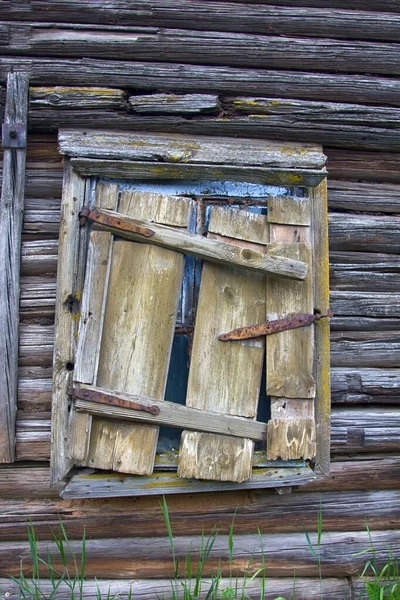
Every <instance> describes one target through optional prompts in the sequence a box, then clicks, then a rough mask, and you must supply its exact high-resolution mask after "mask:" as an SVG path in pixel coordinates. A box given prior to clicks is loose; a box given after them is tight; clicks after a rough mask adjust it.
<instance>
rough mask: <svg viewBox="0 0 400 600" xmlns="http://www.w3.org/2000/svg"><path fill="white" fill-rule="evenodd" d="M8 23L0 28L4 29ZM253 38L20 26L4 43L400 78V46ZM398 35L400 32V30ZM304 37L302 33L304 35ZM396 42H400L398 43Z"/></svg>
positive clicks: (7, 48)
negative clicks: (395, 76) (397, 76)
mask: <svg viewBox="0 0 400 600" xmlns="http://www.w3.org/2000/svg"><path fill="white" fill-rule="evenodd" d="M3 28H6V29H7V24H6V23H4V22H3V23H0V33H1V32H2V29H3ZM268 33H269V35H267V36H264V35H254V34H249V33H230V32H227V31H223V32H218V31H216V32H215V33H214V34H213V35H212V36H210V33H209V32H208V31H206V32H204V33H203V32H201V31H191V30H190V29H188V28H186V29H185V30H181V29H171V28H168V29H162V30H160V29H158V30H154V29H153V30H152V29H149V28H147V29H145V30H143V28H140V29H138V28H132V27H130V28H126V27H125V28H124V30H121V28H120V27H113V28H111V27H108V28H107V31H104V28H102V27H101V26H100V27H99V26H96V25H92V26H91V27H90V28H85V27H74V26H73V25H71V24H67V25H66V26H64V27H63V28H60V27H55V26H54V25H52V24H49V25H48V26H47V27H43V25H40V24H36V23H29V24H23V23H19V24H18V26H17V27H15V26H11V27H9V34H10V35H9V36H5V37H6V39H1V38H0V47H1V50H2V53H3V54H24V55H29V56H60V57H62V58H66V57H78V58H80V57H82V56H86V57H93V58H103V57H104V56H107V58H112V59H117V60H118V59H123V60H149V59H150V60H153V61H158V62H175V63H179V62H181V61H182V57H185V62H187V63H190V64H209V65H228V66H237V67H251V68H254V67H260V68H270V69H271V68H274V69H293V70H300V71H322V72H327V71H330V72H334V73H335V72H345V73H354V72H355V73H378V74H383V75H399V74H400V65H399V61H398V55H397V46H396V44H391V43H385V42H386V40H385V42H381V43H380V44H376V42H368V41H366V40H363V41H356V40H355V39H354V38H353V39H351V40H345V41H342V42H338V41H337V40H334V39H318V38H317V39H304V38H302V37H300V39H299V38H296V37H284V36H280V37H278V36H276V35H271V32H268ZM399 33H400V31H399ZM300 35H301V34H300ZM7 38H8V39H7ZM396 41H397V40H396Z"/></svg>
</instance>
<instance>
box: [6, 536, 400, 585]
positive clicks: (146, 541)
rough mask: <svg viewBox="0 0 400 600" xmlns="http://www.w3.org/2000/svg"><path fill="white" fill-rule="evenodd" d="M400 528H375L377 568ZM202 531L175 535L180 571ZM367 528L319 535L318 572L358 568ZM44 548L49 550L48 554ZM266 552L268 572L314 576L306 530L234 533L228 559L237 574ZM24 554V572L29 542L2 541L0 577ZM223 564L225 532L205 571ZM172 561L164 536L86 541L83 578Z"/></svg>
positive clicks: (165, 571)
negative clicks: (293, 532)
mask: <svg viewBox="0 0 400 600" xmlns="http://www.w3.org/2000/svg"><path fill="white" fill-rule="evenodd" d="M399 533H400V532H399V531H374V532H373V536H372V539H373V544H374V549H375V560H376V567H377V568H379V569H380V568H383V566H384V565H385V564H386V563H387V556H388V554H387V552H388V550H387V549H388V547H390V548H391V551H392V552H393V555H394V556H396V555H397V554H398V552H399V551H400V545H399ZM309 537H310V541H311V543H312V544H313V546H314V547H317V534H316V533H315V534H314V533H310V534H309ZM200 544H201V536H197V537H193V536H180V537H177V538H175V553H176V557H177V558H178V559H179V565H180V572H182V571H184V565H185V557H186V555H187V553H188V551H189V550H190V554H191V561H192V568H194V569H195V568H196V563H197V561H198V555H199V547H200ZM369 546H370V540H369V537H368V533H367V532H365V531H364V532H357V531H351V532H349V533H336V532H329V533H326V534H325V535H322V540H321V544H320V547H319V551H320V553H321V565H322V575H323V576H324V577H344V576H351V575H354V574H356V573H361V571H362V569H363V567H364V564H365V561H366V557H365V554H364V553H363V551H365V549H366V548H369ZM71 548H72V549H73V550H74V552H76V554H77V561H78V564H79V563H80V555H81V543H80V542H78V541H77V542H74V541H71ZM38 552H39V554H40V555H43V556H45V557H46V559H49V558H50V559H51V562H52V565H54V566H57V565H58V563H59V560H57V557H58V551H57V548H56V546H55V544H54V543H48V542H39V543H38ZM47 553H48V554H47ZM263 555H264V557H265V563H266V564H265V566H266V569H267V573H268V574H269V576H272V577H278V576H280V577H283V576H287V577H293V574H294V571H295V572H296V577H298V576H300V577H302V576H309V577H317V576H318V565H317V564H316V562H315V559H314V557H313V555H312V553H311V552H310V548H309V546H308V542H307V540H306V537H305V535H304V533H303V532H302V533H295V534H261V535H260V536H257V534H256V533H254V534H253V535H241V536H240V537H236V536H234V537H233V551H232V558H233V562H234V565H235V568H236V569H237V572H238V575H243V573H244V571H247V570H248V562H249V556H252V559H253V561H252V565H251V571H250V572H251V573H253V572H255V571H256V570H257V569H259V568H261V567H262V558H263ZM21 556H22V557H23V558H24V560H23V566H24V569H25V571H26V572H28V569H29V568H32V565H31V562H30V558H29V545H28V542H25V543H24V542H14V543H13V544H10V543H8V542H0V564H1V571H0V574H1V576H2V577H4V576H6V575H7V574H12V575H16V576H18V575H19V573H20V571H19V570H20V558H21ZM219 566H220V567H221V570H222V574H223V575H225V576H229V536H228V535H220V536H218V537H217V538H216V540H215V543H214V545H213V548H212V551H211V553H210V555H209V558H208V560H207V562H206V566H205V571H204V575H206V576H207V575H210V574H211V572H212V571H214V572H215V570H216V569H217V568H218V567H219ZM172 572H173V565H172V559H171V548H170V545H169V540H168V537H167V536H166V535H164V536H163V537H161V538H160V537H152V538H146V537H145V538H126V539H124V540H122V539H121V538H111V539H109V538H108V539H103V540H90V539H88V540H86V568H85V575H86V577H95V576H98V575H99V573H101V575H102V577H103V578H107V577H116V578H124V577H126V578H128V577H130V578H136V577H139V578H141V577H144V578H154V579H157V578H159V577H166V576H171V575H172Z"/></svg>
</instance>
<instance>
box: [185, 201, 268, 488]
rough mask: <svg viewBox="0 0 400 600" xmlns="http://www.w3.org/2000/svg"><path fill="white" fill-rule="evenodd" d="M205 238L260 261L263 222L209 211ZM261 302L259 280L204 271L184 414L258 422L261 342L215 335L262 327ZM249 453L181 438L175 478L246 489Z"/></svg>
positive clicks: (202, 437) (194, 435)
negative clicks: (190, 409)
mask: <svg viewBox="0 0 400 600" xmlns="http://www.w3.org/2000/svg"><path fill="white" fill-rule="evenodd" d="M208 235H209V237H211V238H212V239H216V240H219V241H224V240H225V239H227V238H228V239H230V241H231V242H232V243H233V244H237V245H238V246H239V247H240V248H242V249H244V250H243V251H244V252H245V251H250V252H251V251H253V250H255V249H257V250H258V252H259V253H260V254H262V253H263V252H264V251H265V244H266V242H267V241H268V221H267V218H266V217H265V216H264V215H256V214H251V213H248V212H247V211H240V210H235V209H226V208H219V207H213V209H212V211H211V216H210V224H209V228H208ZM237 238H240V239H239V240H238V239H237ZM264 298H265V277H264V276H263V275H261V274H260V275H258V276H254V275H251V274H250V273H248V272H244V271H239V270H237V269H234V268H230V269H227V268H225V267H224V266H222V265H214V264H210V263H207V262H206V263H205V264H203V270H202V276H201V286H200V293H199V303H198V307H197V311H196V324H195V331H194V338H193V347H192V355H191V361H190V372H189V381H188V389H187V395H186V405H187V406H190V407H193V408H195V409H198V410H207V411H211V412H215V413H222V414H231V415H238V416H242V417H247V418H249V419H256V416H257V406H258V399H259V395H260V385H261V376H262V363H263V357H264V341H263V340H262V339H261V340H260V339H259V340H247V341H245V342H241V343H239V344H238V343H237V342H227V343H223V342H220V341H219V340H218V335H219V334H220V333H223V332H226V331H231V330H232V329H235V328H236V327H239V326H241V325H243V324H246V323H247V322H248V321H249V319H250V320H251V321H252V322H253V320H255V321H256V322H262V321H263V320H264V319H265V300H264ZM244 374H245V376H244ZM215 418H216V419H217V417H215ZM253 450H254V443H253V441H251V440H250V439H247V438H241V439H235V438H233V437H231V436H221V435H214V434H213V435H211V434H207V433H203V432H196V431H195V432H188V431H184V432H183V433H182V436H181V445H180V451H179V461H178V474H179V475H180V476H181V477H186V478H191V477H195V478H196V479H214V480H220V481H237V482H242V481H246V480H248V479H250V477H251V469H252V457H253Z"/></svg>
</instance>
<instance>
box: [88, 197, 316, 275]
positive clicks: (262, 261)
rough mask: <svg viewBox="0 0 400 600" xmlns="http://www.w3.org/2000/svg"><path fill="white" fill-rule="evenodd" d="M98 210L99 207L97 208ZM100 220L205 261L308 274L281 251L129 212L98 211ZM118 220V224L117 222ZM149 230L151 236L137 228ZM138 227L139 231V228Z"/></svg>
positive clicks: (100, 224) (106, 227) (99, 224)
mask: <svg viewBox="0 0 400 600" xmlns="http://www.w3.org/2000/svg"><path fill="white" fill-rule="evenodd" d="M95 209H97V207H95ZM97 214H98V215H99V216H98V217H97V218H98V221H97V220H95V221H94V222H95V227H96V228H97V229H100V230H103V231H110V232H111V233H114V234H116V235H118V236H119V237H121V238H123V239H127V240H132V241H136V242H143V241H144V240H145V241H146V243H147V244H149V245H153V244H154V245H156V246H162V247H163V248H166V249H170V250H174V251H177V252H183V253H184V254H190V255H192V256H196V257H198V258H202V259H204V260H207V261H210V262H215V263H219V264H220V265H223V266H225V267H226V266H228V267H235V268H240V269H242V270H247V271H253V272H255V273H258V274H261V275H265V274H266V273H271V274H274V275H277V276H279V277H281V278H282V277H283V278H290V279H296V280H297V279H299V280H303V279H305V278H306V276H307V275H306V274H307V264H306V263H305V262H304V261H302V260H296V259H291V258H288V257H286V256H279V253H275V252H270V251H269V248H268V249H267V253H266V254H265V253H264V252H260V251H259V249H254V248H242V247H240V246H237V245H235V244H233V243H231V241H230V238H228V241H221V240H219V239H212V238H205V237H204V236H201V235H197V234H192V233H187V232H185V231H180V230H175V229H171V228H170V227H166V226H164V225H159V224H156V223H152V222H150V221H149V220H142V219H132V218H131V217H130V216H129V215H125V214H123V213H122V214H120V213H116V212H114V211H111V210H101V209H99V210H97ZM107 218H112V219H115V223H116V224H115V225H114V224H113V223H111V224H109V223H107V222H105V220H106V219H107ZM117 223H118V224H117ZM138 228H140V229H145V230H148V231H149V233H150V234H149V235H148V236H145V234H143V233H141V232H140V230H139V231H137V229H138ZM135 229H136V231H135Z"/></svg>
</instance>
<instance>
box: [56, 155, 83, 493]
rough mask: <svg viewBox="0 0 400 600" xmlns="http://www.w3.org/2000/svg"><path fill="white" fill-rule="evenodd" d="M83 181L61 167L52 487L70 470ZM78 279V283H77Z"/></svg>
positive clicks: (66, 168) (69, 170)
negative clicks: (70, 387) (68, 451)
mask: <svg viewBox="0 0 400 600" xmlns="http://www.w3.org/2000/svg"><path fill="white" fill-rule="evenodd" d="M84 191H85V181H84V180H83V179H82V178H81V177H80V176H79V175H77V174H76V173H75V172H74V171H73V170H72V168H71V165H70V164H69V161H68V160H66V161H65V163H64V184H63V205H62V209H61V219H60V247H59V256H60V260H59V263H58V274H57V299H56V319H55V331H54V358H53V402H52V455H51V464H52V473H51V481H52V484H53V485H54V484H56V483H57V481H59V480H60V479H62V478H63V477H64V476H65V475H66V474H67V472H68V471H69V469H70V468H71V466H72V463H71V461H70V460H69V459H68V458H67V456H66V447H65V439H66V437H67V431H68V398H67V388H68V385H69V383H70V379H71V373H72V369H73V366H74V364H75V350H76V333H77V319H76V318H75V315H73V314H72V313H71V312H70V309H69V308H70V306H71V304H70V302H71V299H74V298H76V295H77V293H78V295H80V294H81V293H82V288H81V287H80V286H83V281H79V279H78V278H77V273H78V272H79V269H78V260H79V251H80V244H81V246H82V242H81V239H80V238H81V237H82V232H81V231H80V227H79V212H80V210H81V209H82V206H83V203H84V200H85V198H84ZM77 279H78V281H77Z"/></svg>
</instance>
